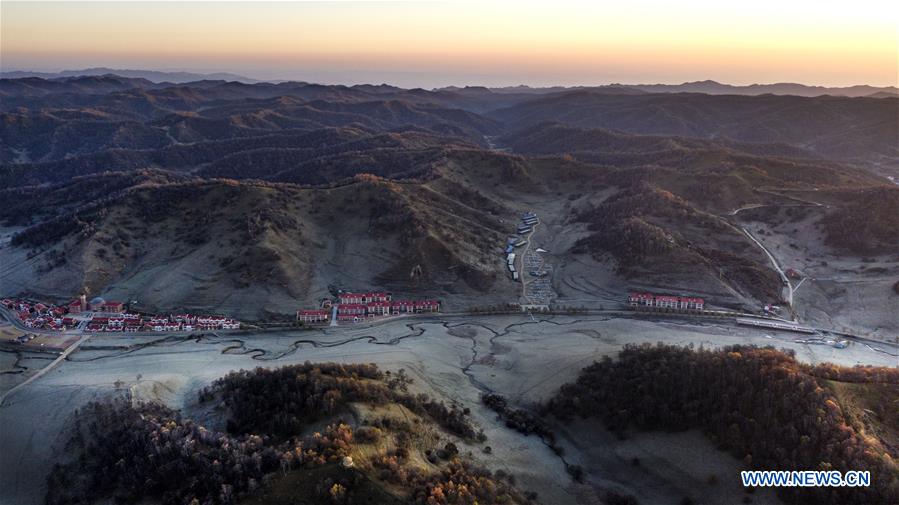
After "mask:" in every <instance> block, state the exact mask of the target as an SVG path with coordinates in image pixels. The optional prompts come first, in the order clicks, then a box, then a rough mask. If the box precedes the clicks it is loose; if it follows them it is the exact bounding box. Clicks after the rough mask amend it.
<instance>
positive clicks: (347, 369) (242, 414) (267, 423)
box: [200, 362, 483, 440]
mask: <svg viewBox="0 0 899 505" xmlns="http://www.w3.org/2000/svg"><path fill="white" fill-rule="evenodd" d="M403 377H405V375H404V374H401V376H400V377H393V378H385V374H384V373H382V372H381V371H380V370H379V369H378V367H377V366H376V365H374V364H339V363H316V364H312V363H308V362H307V363H304V364H302V365H292V366H285V367H282V368H278V369H274V370H269V369H264V368H257V369H256V370H253V371H247V370H242V371H239V372H232V373H230V374H228V375H226V376H225V377H222V378H220V379H218V380H216V381H215V382H214V383H213V384H212V386H211V387H208V388H204V389H203V390H201V391H200V401H207V400H210V399H212V398H215V397H216V395H221V399H222V401H223V403H224V404H225V405H226V406H227V407H228V411H229V413H230V418H229V420H228V431H229V432H230V433H248V432H253V431H259V432H263V433H267V434H271V435H272V436H275V437H280V438H287V437H291V436H294V435H296V434H298V433H300V432H301V431H302V430H303V428H304V427H305V426H306V425H307V424H308V423H309V422H312V421H315V420H317V419H320V418H322V417H326V416H330V415H333V414H335V413H337V412H338V411H339V410H340V409H341V408H343V407H344V406H345V405H346V404H348V403H352V402H365V403H370V404H375V405H383V404H386V403H388V402H396V403H399V404H400V405H403V406H404V407H406V408H408V409H409V410H411V411H413V412H415V413H416V414H419V415H422V416H427V417H429V418H431V419H432V420H434V421H435V422H436V423H438V424H439V425H440V426H442V427H443V428H445V429H446V430H447V431H449V432H451V433H453V434H455V435H458V436H460V437H462V438H465V439H469V440H478V439H483V434H482V433H481V432H480V431H479V430H477V429H475V427H474V426H473V425H472V424H471V421H470V419H469V418H468V415H467V413H466V411H465V410H464V409H461V408H459V407H458V406H457V405H451V406H449V407H447V406H446V405H445V404H444V403H443V402H438V401H436V400H433V399H431V398H430V397H429V396H428V395H425V394H417V395H415V394H410V393H408V392H406V391H405V389H406V387H405V385H406V384H407V383H408V380H407V379H404V378H403Z"/></svg>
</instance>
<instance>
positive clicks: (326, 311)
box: [297, 291, 440, 326]
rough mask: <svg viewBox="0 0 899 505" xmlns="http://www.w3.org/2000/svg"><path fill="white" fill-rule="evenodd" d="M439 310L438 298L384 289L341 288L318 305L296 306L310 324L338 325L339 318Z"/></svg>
mask: <svg viewBox="0 0 899 505" xmlns="http://www.w3.org/2000/svg"><path fill="white" fill-rule="evenodd" d="M439 311H440V302H439V301H438V300H430V299H429V300H394V299H393V296H392V295H391V294H390V293H387V292H384V291H377V292H366V293H361V292H359V293H354V292H341V293H339V294H338V295H337V297H336V300H334V299H332V298H325V299H323V300H322V301H321V304H320V306H319V308H318V309H300V310H297V321H298V322H300V323H303V324H307V325H315V324H319V325H324V324H331V325H332V326H336V325H337V323H338V322H345V323H360V322H363V321H366V320H372V319H375V318H379V317H381V318H383V317H387V316H396V315H401V314H422V313H431V312H439Z"/></svg>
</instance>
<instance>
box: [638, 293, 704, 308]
mask: <svg viewBox="0 0 899 505" xmlns="http://www.w3.org/2000/svg"><path fill="white" fill-rule="evenodd" d="M627 303H628V305H630V306H631V307H655V308H659V309H682V310H703V309H704V308H705V300H703V299H702V298H696V297H691V296H671V295H654V294H652V293H638V292H633V293H630V294H629V295H628V297H627Z"/></svg>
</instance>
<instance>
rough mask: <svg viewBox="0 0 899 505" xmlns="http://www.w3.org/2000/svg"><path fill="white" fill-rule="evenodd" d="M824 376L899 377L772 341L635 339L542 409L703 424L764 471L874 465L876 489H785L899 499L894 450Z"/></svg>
mask: <svg viewBox="0 0 899 505" xmlns="http://www.w3.org/2000/svg"><path fill="white" fill-rule="evenodd" d="M821 377H827V378H833V379H834V380H840V378H841V377H847V378H851V380H853V381H867V380H873V379H877V380H888V381H890V382H893V381H896V380H897V379H899V371H896V370H892V369H884V368H880V369H877V368H855V369H840V368H839V367H835V366H833V365H819V366H817V367H811V366H808V365H802V364H800V363H798V362H797V361H796V360H795V359H794V358H793V356H791V355H790V354H787V353H784V352H781V351H777V350H774V349H772V348H764V349H761V348H755V347H740V346H735V347H730V348H725V349H723V350H715V351H711V350H703V349H699V350H693V349H691V348H683V347H676V346H665V345H661V344H659V345H657V346H650V345H642V346H627V347H626V348H625V349H624V351H622V353H621V354H620V357H619V359H618V360H617V361H613V360H611V359H610V358H608V357H606V358H605V359H604V360H603V361H601V362H597V363H594V364H593V365H591V366H589V367H587V368H585V369H584V370H583V372H582V373H581V375H580V377H579V378H578V380H577V381H576V382H575V383H572V384H567V385H565V386H563V387H562V388H561V389H560V391H559V393H558V396H556V397H555V398H553V399H552V400H550V401H549V402H548V403H546V404H545V405H544V407H543V411H544V412H545V413H552V414H554V415H555V416H557V417H560V418H562V419H568V418H571V417H572V416H575V415H578V416H582V417H598V418H600V419H602V420H603V421H604V422H605V423H606V425H607V426H608V427H609V428H610V429H612V430H613V431H619V432H622V431H623V430H625V429H626V428H627V427H629V426H633V427H636V428H639V429H650V430H652V429H664V430H675V431H676V430H685V429H690V428H700V429H702V430H704V431H705V433H706V434H707V435H708V436H709V437H710V438H711V439H712V440H713V441H714V442H716V443H717V444H718V445H719V446H720V447H721V448H722V449H726V450H728V451H730V452H731V453H732V454H733V455H734V456H736V457H738V458H741V459H742V460H743V461H744V462H745V463H746V465H747V466H749V467H752V468H755V469H765V470H839V471H843V472H845V471H848V470H868V471H870V472H871V480H872V484H871V486H870V487H867V488H865V487H855V488H853V487H844V488H782V489H781V491H782V493H781V494H782V496H783V498H784V499H786V500H788V501H789V502H791V503H797V504H816V505H818V504H834V505H837V504H845V503H866V504H878V503H883V504H887V503H899V465H897V463H896V461H895V458H896V457H897V456H899V455H897V454H896V451H895V448H892V449H891V448H890V447H889V446H887V445H885V444H883V443H882V442H881V441H880V440H878V439H877V438H876V437H873V436H872V435H871V433H872V432H873V430H871V429H866V428H867V427H866V426H865V424H864V423H863V422H862V421H860V420H859V419H857V418H855V417H854V416H853V415H851V414H850V412H849V410H847V409H846V408H844V406H841V404H840V402H839V401H838V400H837V398H836V397H835V396H834V395H833V394H832V393H831V392H830V390H829V389H828V388H827V387H826V385H825V384H824V383H823V382H822V381H823V380H824V379H823V378H821Z"/></svg>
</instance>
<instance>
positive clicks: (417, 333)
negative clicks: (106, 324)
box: [0, 315, 897, 505]
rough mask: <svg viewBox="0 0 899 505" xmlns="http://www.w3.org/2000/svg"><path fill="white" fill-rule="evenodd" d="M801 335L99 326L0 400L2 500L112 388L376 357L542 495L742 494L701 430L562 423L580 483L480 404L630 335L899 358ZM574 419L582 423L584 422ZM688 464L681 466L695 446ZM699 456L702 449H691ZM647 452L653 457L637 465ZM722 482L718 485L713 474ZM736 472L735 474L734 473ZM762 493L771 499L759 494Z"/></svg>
mask: <svg viewBox="0 0 899 505" xmlns="http://www.w3.org/2000/svg"><path fill="white" fill-rule="evenodd" d="M798 338H799V336H795V335H792V334H787V333H772V332H764V331H757V330H753V329H746V328H738V327H735V326H731V325H729V324H726V323H722V324H706V325H697V324H693V323H690V324H688V323H685V322H674V321H668V322H653V321H647V320H633V319H626V318H605V317H584V318H576V317H555V318H551V319H548V320H532V319H531V318H530V317H527V316H517V315H516V316H502V317H490V318H487V317H484V318H476V317H447V318H445V319H436V318H435V319H416V320H411V319H405V320H397V321H391V322H388V323H385V324H383V325H380V326H375V327H368V328H345V327H344V328H339V329H337V328H335V329H325V330H320V331H316V332H301V333H293V334H277V335H276V334H262V335H258V336H254V335H241V336H233V335H227V336H215V335H206V336H202V337H196V336H193V337H160V336H156V337H112V336H102V335H98V336H95V337H92V338H91V339H90V340H89V341H87V342H85V343H84V344H83V345H82V347H81V348H79V349H78V351H77V352H75V353H74V354H72V355H71V356H70V357H69V359H68V360H67V361H65V362H64V363H62V364H60V365H59V366H58V367H57V368H56V369H54V370H52V371H51V372H50V373H48V374H46V375H45V376H43V377H40V378H39V379H37V380H36V381H34V382H32V383H31V384H28V385H27V386H25V387H23V388H21V389H19V390H18V391H16V392H15V393H14V394H13V395H11V396H10V397H9V398H7V400H6V403H5V404H4V405H3V407H2V408H0V503H2V504H4V505H5V504H10V505H12V504H16V505H29V504H37V503H41V502H42V501H43V496H44V492H45V486H44V482H45V479H46V476H47V473H48V472H49V470H50V468H51V467H52V464H53V462H54V461H55V458H56V457H57V456H58V455H59V454H61V453H62V452H63V451H64V444H65V440H66V434H65V429H66V423H67V421H68V420H69V419H70V416H71V415H72V413H73V412H74V410H75V409H77V408H78V407H79V406H81V405H83V404H84V403H86V402H88V401H90V400H93V399H98V398H102V397H104V396H107V395H109V394H113V393H116V391H118V394H128V393H129V392H131V393H132V394H134V395H135V396H137V397H139V398H142V399H147V400H149V399H155V400H158V401H162V402H164V403H166V404H168V405H170V406H172V407H175V408H180V409H182V410H183V411H184V413H185V414H186V415H188V416H192V415H193V414H194V413H196V416H197V417H199V420H201V421H202V419H203V418H202V415H204V414H203V412H202V411H200V410H197V409H195V401H196V391H197V390H198V389H199V388H201V387H203V386H205V385H207V384H208V383H209V382H211V381H212V380H214V379H215V378H217V377H220V376H222V375H224V374H226V373H227V372H229V371H231V370H238V369H241V368H253V367H257V366H264V367H278V366H283V365H287V364H293V363H302V362H304V361H307V360H308V361H312V362H318V361H337V362H347V363H349V362H372V363H377V364H378V365H379V366H380V367H381V368H382V369H389V370H398V369H400V368H405V369H406V371H407V372H409V373H410V374H411V375H412V376H413V377H414V378H415V384H414V387H415V388H416V389H418V390H420V391H422V392H427V393H429V394H431V395H434V396H437V397H440V398H443V399H445V400H446V401H455V402H459V403H461V404H463V405H464V406H466V407H470V408H471V410H472V416H473V418H474V420H475V421H476V422H477V424H479V425H480V426H481V427H483V429H484V431H485V433H486V435H487V437H488V440H487V442H486V443H485V445H489V446H491V448H492V453H491V454H489V455H488V454H485V453H484V452H483V451H482V446H471V447H469V448H468V449H469V450H471V451H472V452H473V453H474V455H475V457H477V458H478V459H480V460H482V461H483V462H484V463H485V464H486V465H487V466H489V467H491V468H494V469H500V468H502V469H505V470H507V471H510V472H512V473H513V474H514V475H515V476H516V478H517V482H518V483H519V487H521V488H522V489H525V490H535V491H537V492H538V493H539V496H540V501H541V502H543V503H554V504H566V503H571V504H573V503H590V502H591V500H593V499H594V496H595V491H594V489H593V487H592V486H591V485H590V484H593V485H601V486H602V487H604V488H617V489H620V490H621V491H624V492H627V493H631V494H634V495H636V496H637V498H638V499H640V501H641V503H660V504H665V503H672V504H676V503H678V502H679V501H680V500H681V499H682V498H683V497H684V496H687V495H690V496H692V497H693V498H694V501H696V502H697V503H700V502H701V503H732V502H733V500H734V499H735V497H736V499H739V498H741V495H740V494H736V495H735V493H742V491H741V490H740V488H739V486H738V485H737V483H736V478H737V477H738V475H737V474H736V470H737V469H738V464H737V462H736V461H734V460H732V459H731V458H730V457H729V456H727V455H725V454H723V453H720V452H717V451H715V450H714V448H713V446H712V445H711V444H710V443H708V442H707V441H705V439H704V438H703V437H701V436H699V435H698V434H696V433H686V434H679V435H670V434H640V435H635V436H634V437H632V438H630V439H629V440H627V441H624V442H622V441H617V440H614V438H613V437H611V436H610V435H609V434H608V433H606V432H605V431H604V430H602V429H601V428H600V427H598V426H594V425H590V424H587V423H579V424H577V425H572V426H569V427H565V428H563V427H557V428H558V429H559V435H560V437H561V443H562V445H563V446H565V447H566V454H565V458H566V459H567V460H568V461H569V462H576V463H579V464H581V465H583V466H584V468H585V469H586V470H587V485H577V484H574V483H572V481H571V479H570V478H569V477H568V475H567V474H566V472H565V468H564V465H563V463H562V461H561V460H560V459H559V458H558V457H557V456H555V455H554V454H553V453H552V452H551V451H550V450H549V449H548V448H546V447H545V446H544V445H543V444H542V442H540V440H538V439H537V438H535V437H533V436H532V437H524V436H522V435H520V434H518V433H517V432H514V431H511V430H509V429H507V428H506V427H505V426H504V425H503V424H502V423H500V422H498V421H497V420H496V419H495V415H494V414H493V413H492V412H491V411H489V410H487V409H486V408H485V407H483V406H482V405H481V404H480V403H479V396H480V394H481V393H482V392H485V391H493V392H497V393H501V394H503V395H506V396H508V397H509V399H510V400H511V401H512V402H515V403H516V404H518V405H526V404H529V403H532V402H537V401H540V400H543V399H545V398H547V396H548V395H550V394H552V392H553V391H555V390H556V389H557V388H558V387H559V386H560V385H562V384H563V383H565V382H568V381H571V380H573V379H574V378H575V377H576V375H577V373H578V371H579V370H580V369H581V368H582V367H583V366H585V365H587V364H589V363H590V362H591V361H593V360H595V359H597V358H599V357H601V356H603V355H614V354H615V353H617V352H618V350H620V349H621V347H622V346H623V345H625V344H627V343H640V342H650V343H654V342H665V343H670V344H680V345H687V344H693V345H694V346H697V347H698V346H700V345H703V346H707V347H711V346H722V345H732V344H757V345H774V346H776V347H783V348H787V349H793V350H795V351H796V355H797V357H798V358H799V359H801V360H802V361H805V362H810V363H817V362H821V361H832V362H835V363H839V364H842V365H849V366H851V365H855V364H874V365H886V366H896V364H897V363H896V362H897V359H896V357H894V356H890V355H887V354H883V353H880V352H877V351H874V350H871V349H869V348H868V347H866V346H864V345H863V344H855V343H854V344H852V345H850V346H849V348H847V349H834V348H832V347H829V346H823V345H805V344H799V343H796V342H795V340H796V339H798ZM575 428H577V429H576V430H575ZM686 450H689V451H691V456H690V458H689V459H690V460H691V461H694V460H695V461H701V462H702V464H694V465H684V464H683V462H682V461H680V460H682V459H683V454H684V453H685V452H684V451H686ZM696 454H701V455H702V457H701V458H697V457H694V456H695V455H696ZM635 456H637V457H639V458H640V460H641V462H642V464H641V466H640V467H633V466H632V465H631V464H630V461H631V459H632V458H633V457H635ZM711 473H719V475H718V480H719V483H718V484H717V485H715V486H709V485H707V480H708V477H709V474H711ZM731 477H732V478H731ZM753 500H754V501H753V502H754V503H766V502H774V501H775V500H774V499H773V498H772V496H771V495H766V494H765V493H756V494H755V495H754V497H753Z"/></svg>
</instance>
